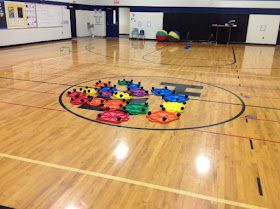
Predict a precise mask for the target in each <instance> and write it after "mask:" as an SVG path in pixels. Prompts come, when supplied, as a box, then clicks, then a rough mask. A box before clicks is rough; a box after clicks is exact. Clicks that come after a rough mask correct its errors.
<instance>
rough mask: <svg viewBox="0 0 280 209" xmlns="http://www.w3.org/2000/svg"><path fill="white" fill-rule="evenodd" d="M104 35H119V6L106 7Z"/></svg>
mask: <svg viewBox="0 0 280 209" xmlns="http://www.w3.org/2000/svg"><path fill="white" fill-rule="evenodd" d="M106 36H107V37H119V8H118V7H107V9H106Z"/></svg>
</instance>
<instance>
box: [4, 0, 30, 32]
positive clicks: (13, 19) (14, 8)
mask: <svg viewBox="0 0 280 209" xmlns="http://www.w3.org/2000/svg"><path fill="white" fill-rule="evenodd" d="M5 9H6V19H7V23H8V29H14V28H27V21H26V9H25V3H21V2H8V1H5Z"/></svg>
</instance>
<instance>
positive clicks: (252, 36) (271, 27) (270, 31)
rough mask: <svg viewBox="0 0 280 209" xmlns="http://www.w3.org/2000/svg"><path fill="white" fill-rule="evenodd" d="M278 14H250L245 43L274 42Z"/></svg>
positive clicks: (278, 19)
mask: <svg viewBox="0 0 280 209" xmlns="http://www.w3.org/2000/svg"><path fill="white" fill-rule="evenodd" d="M279 23H280V15H250V17H249V23H248V30H247V38H246V42H247V43H257V44H276V41H277V36H278V29H279Z"/></svg>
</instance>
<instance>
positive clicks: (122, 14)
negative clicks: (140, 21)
mask: <svg viewBox="0 0 280 209" xmlns="http://www.w3.org/2000/svg"><path fill="white" fill-rule="evenodd" d="M129 13H130V9H129V8H127V7H120V8H119V33H120V34H129V24H130V16H129Z"/></svg>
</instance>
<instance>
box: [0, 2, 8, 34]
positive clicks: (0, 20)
mask: <svg viewBox="0 0 280 209" xmlns="http://www.w3.org/2000/svg"><path fill="white" fill-rule="evenodd" d="M6 28H7V21H6V14H5V5H4V2H3V1H0V29H6Z"/></svg>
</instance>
